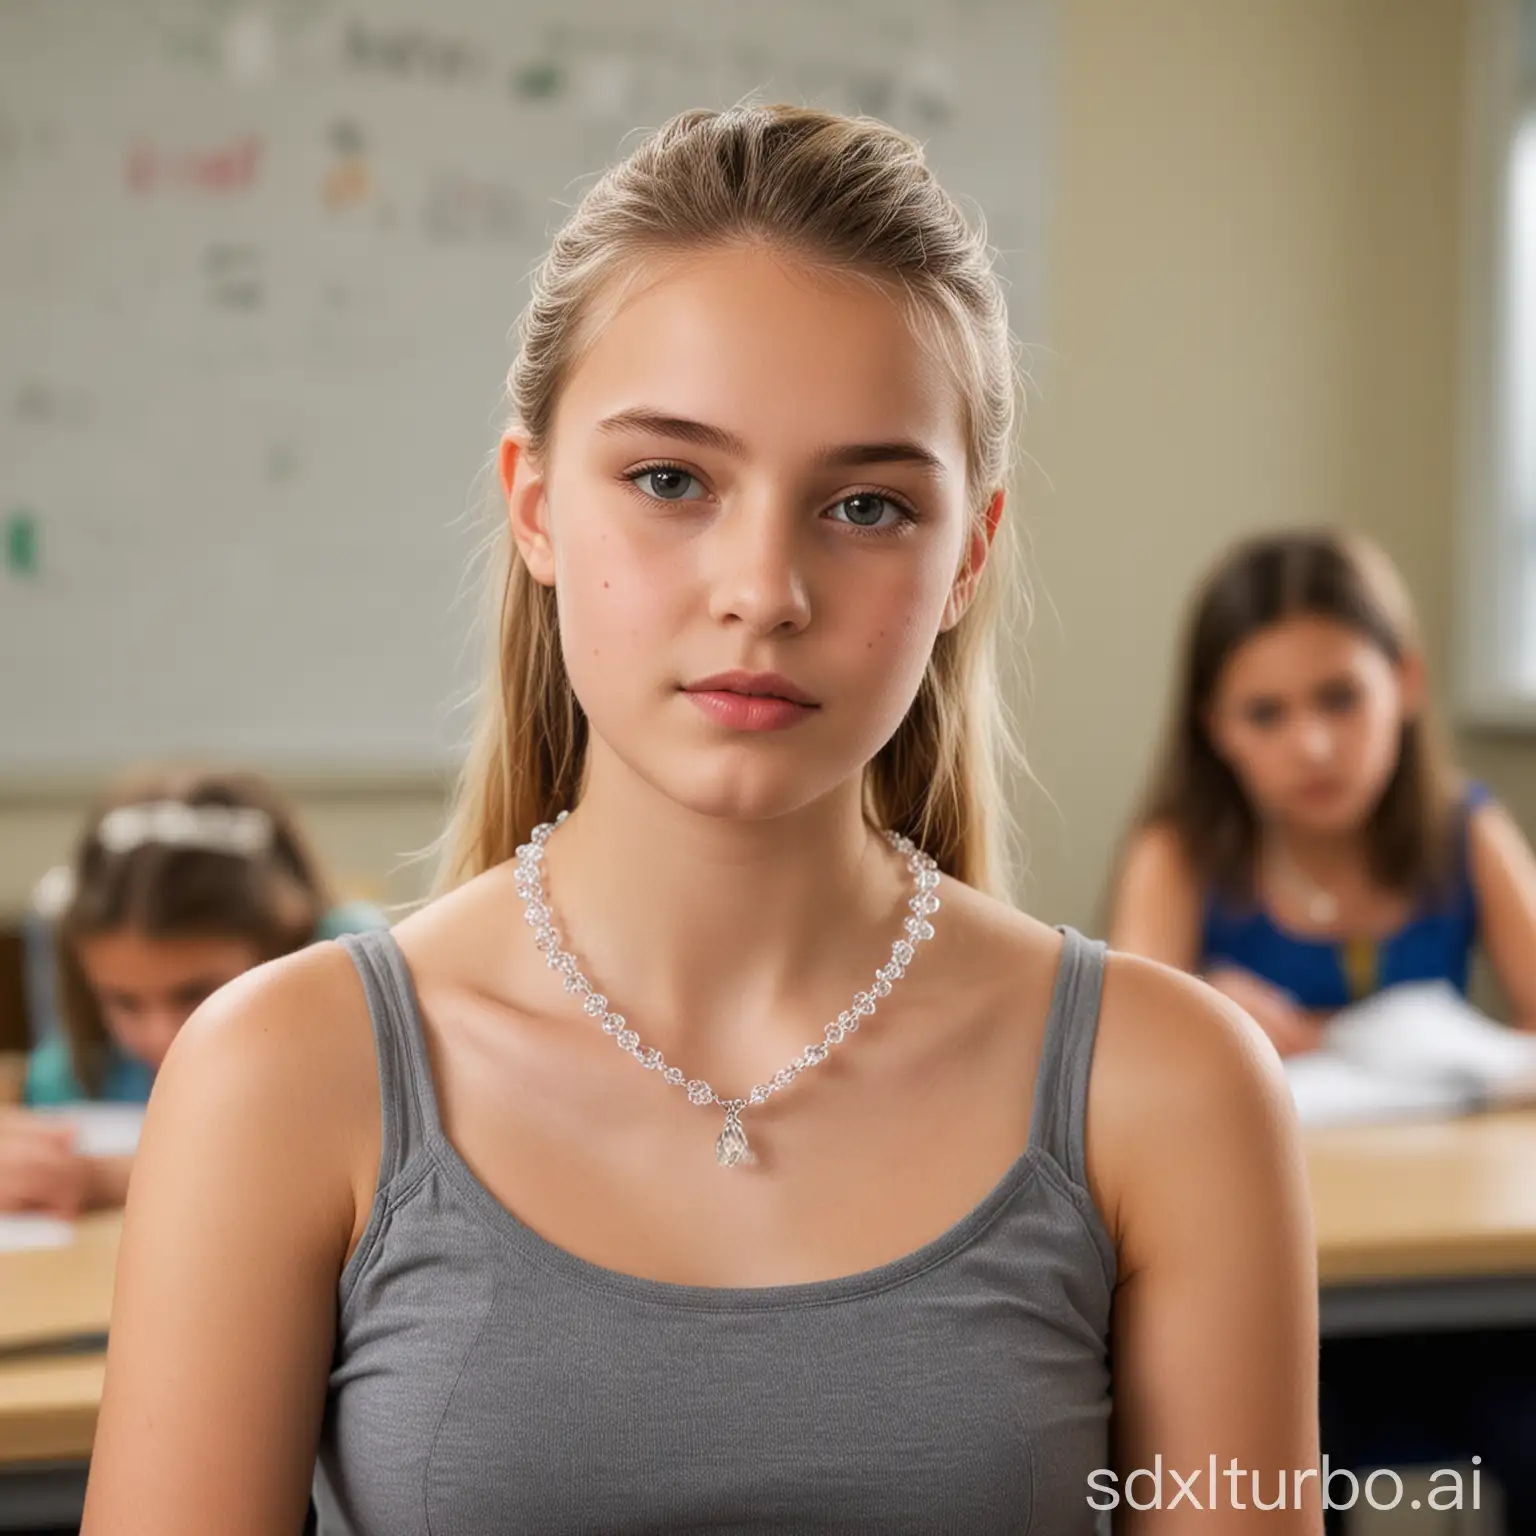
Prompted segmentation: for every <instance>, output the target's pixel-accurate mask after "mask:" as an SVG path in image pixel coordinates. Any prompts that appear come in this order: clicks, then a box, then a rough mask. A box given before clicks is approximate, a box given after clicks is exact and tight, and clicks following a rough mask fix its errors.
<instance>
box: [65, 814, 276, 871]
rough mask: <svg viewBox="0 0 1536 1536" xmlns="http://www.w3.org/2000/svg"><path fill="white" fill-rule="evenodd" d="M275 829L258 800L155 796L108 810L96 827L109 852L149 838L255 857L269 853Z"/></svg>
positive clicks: (139, 845) (140, 844)
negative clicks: (213, 801) (190, 800)
mask: <svg viewBox="0 0 1536 1536" xmlns="http://www.w3.org/2000/svg"><path fill="white" fill-rule="evenodd" d="M272 831H273V827H272V818H271V817H270V816H269V815H267V813H266V812H265V811H263V810H261V809H259V808H258V807H256V806H254V805H187V804H185V803H184V802H182V801H180V800H151V801H147V802H145V803H144V804H142V805H120V806H118V807H117V808H116V809H115V810H111V811H108V812H107V814H106V815H105V816H103V817H102V818H101V821H100V823H99V824H98V826H97V828H96V839H97V841H98V842H99V843H100V844H101V846H102V847H103V848H105V849H106V850H107V852H108V853H129V852H131V851H132V850H133V849H135V848H142V847H143V846H144V845H145V844H146V843H161V844H164V845H165V846H166V847H169V848H201V849H205V850H206V851H207V852H209V853H229V854H237V855H239V856H241V857H243V858H250V857H252V856H253V855H255V854H258V853H265V852H266V850H267V848H268V847H270V845H271V842H272Z"/></svg>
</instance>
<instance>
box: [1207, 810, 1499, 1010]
mask: <svg viewBox="0 0 1536 1536" xmlns="http://www.w3.org/2000/svg"><path fill="white" fill-rule="evenodd" d="M1487 799H1488V791H1487V789H1486V788H1485V787H1484V786H1483V785H1481V784H1471V785H1469V786H1468V788H1467V793H1466V798H1465V800H1464V802H1463V809H1462V820H1461V829H1460V833H1459V837H1460V848H1459V856H1458V859H1457V864H1456V868H1455V872H1454V874H1455V878H1454V879H1453V881H1452V882H1451V887H1450V890H1449V892H1448V894H1447V895H1446V896H1445V897H1444V898H1443V899H1441V900H1438V901H1435V902H1432V903H1431V902H1425V903H1421V905H1420V907H1419V909H1418V910H1417V911H1416V912H1415V913H1414V914H1413V915H1412V916H1411V917H1410V918H1409V919H1408V921H1407V922H1406V923H1404V924H1403V926H1402V927H1401V928H1399V929H1398V930H1397V932H1396V933H1393V934H1389V935H1388V936H1387V937H1386V938H1384V939H1372V938H1343V939H1325V938H1316V937H1313V936H1311V935H1307V934H1299V933H1293V932H1291V931H1290V930H1289V929H1286V928H1282V927H1281V926H1280V925H1279V924H1278V923H1277V922H1276V921H1275V920H1274V919H1273V918H1272V917H1271V916H1270V915H1269V913H1268V912H1266V911H1264V909H1263V908H1262V907H1256V906H1248V905H1236V904H1234V903H1232V902H1230V901H1227V900H1224V899H1223V898H1222V897H1220V896H1218V895H1215V894H1212V895H1208V896H1207V897H1206V902H1205V918H1204V923H1203V927H1202V932H1201V936H1200V969H1201V970H1202V971H1209V970H1211V969H1213V968H1214V967H1216V966H1220V965H1235V966H1239V967H1241V968H1242V969H1243V970H1245V971H1249V972H1251V973H1252V974H1253V975H1255V976H1258V977H1261V978H1262V979H1263V980H1264V981H1267V982H1269V983H1270V984H1271V985H1273V986H1276V987H1279V988H1280V989H1281V990H1282V991H1284V992H1287V993H1289V994H1290V995H1291V996H1292V997H1293V998H1294V999H1295V1000H1296V1001H1297V1002H1298V1003H1299V1004H1300V1005H1301V1006H1302V1007H1303V1008H1306V1009H1308V1010H1316V1011H1320V1012H1332V1011H1333V1010H1336V1009H1339V1008H1344V1007H1346V1006H1348V1004H1350V1003H1353V1002H1358V1001H1359V1000H1360V999H1361V998H1363V997H1369V996H1370V995H1371V994H1372V993H1373V992H1379V991H1381V990H1382V989H1383V988H1385V987H1395V986H1399V985H1401V984H1402V983H1403V982H1410V981H1448V982H1449V983H1450V984H1451V985H1452V986H1453V987H1455V988H1456V990H1457V991H1458V992H1461V993H1465V992H1466V990H1467V967H1468V962H1469V961H1470V959H1471V954H1472V946H1473V944H1475V943H1476V941H1477V928H1478V914H1477V892H1476V890H1475V889H1474V888H1473V885H1472V871H1471V860H1470V858H1469V855H1468V842H1467V836H1468V829H1469V827H1470V825H1471V819H1472V812H1473V811H1474V810H1475V809H1476V808H1477V807H1478V806H1479V805H1481V804H1483V803H1484V802H1485V801H1486V800H1487Z"/></svg>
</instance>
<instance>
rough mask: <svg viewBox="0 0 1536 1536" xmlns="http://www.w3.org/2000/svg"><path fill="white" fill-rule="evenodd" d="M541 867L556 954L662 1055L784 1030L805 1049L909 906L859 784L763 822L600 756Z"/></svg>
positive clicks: (900, 874) (897, 867) (877, 958)
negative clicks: (696, 1041)
mask: <svg viewBox="0 0 1536 1536" xmlns="http://www.w3.org/2000/svg"><path fill="white" fill-rule="evenodd" d="M545 868H546V878H545V889H546V891H547V892H548V895H549V899H550V903H551V905H552V907H553V909H554V913H555V920H556V925H557V927H558V928H559V929H560V931H561V934H562V937H563V939H564V941H565V943H566V946H567V947H568V948H570V949H572V950H573V951H575V952H576V953H577V954H578V956H579V957H580V958H581V960H582V963H583V969H584V970H585V972H586V974H587V975H588V976H589V977H590V978H591V980H592V983H593V985H594V986H596V987H598V988H600V989H601V990H602V991H604V993H605V994H607V995H608V996H609V998H610V1001H611V1003H612V1006H614V1007H615V1008H616V1009H619V1010H621V1011H624V1012H626V1013H627V1014H630V1015H631V1016H632V1018H633V1021H634V1022H635V1024H636V1027H637V1028H640V1029H641V1031H642V1034H645V1035H646V1037H647V1038H648V1039H649V1038H652V1037H654V1038H655V1043H656V1044H658V1045H660V1046H661V1047H662V1048H663V1049H664V1050H667V1049H668V1048H669V1044H670V1046H671V1048H672V1049H677V1048H682V1049H684V1050H686V1049H687V1047H688V1044H689V1041H690V1039H691V1037H693V1036H695V1035H698V1034H701V1033H702V1034H704V1035H709V1036H719V1035H720V1034H721V1033H722V1032H731V1033H734V1032H736V1031H740V1032H741V1033H742V1034H743V1035H744V1036H748V1037H750V1036H752V1035H755V1034H757V1033H758V1032H759V1031H760V1030H761V1029H762V1028H763V1027H764V1025H765V1024H766V1022H767V1021H769V1020H785V1019H786V1016H787V1018H788V1021H789V1022H792V1023H793V1025H794V1027H795V1028H797V1029H799V1030H800V1031H801V1032H804V1031H805V1030H807V1029H808V1030H809V1031H810V1033H809V1034H807V1036H806V1038H807V1039H810V1038H813V1037H814V1035H815V1033H816V1028H817V1027H818V1026H819V1024H820V1023H821V1022H823V1020H822V1019H821V1017H820V1014H821V1012H822V1011H824V1010H826V1009H827V1008H828V1007H830V1009H831V1012H830V1013H828V1015H827V1016H828V1017H831V1016H833V1015H834V1014H835V1013H836V1012H837V1011H838V1010H839V1009H841V1008H844V1007H846V1006H847V995H848V994H850V993H851V991H852V989H853V988H854V987H855V986H857V985H860V984H862V977H863V973H864V971H865V969H866V964H865V962H866V961H867V962H868V966H867V968H868V969H873V967H874V966H875V965H878V964H880V963H881V962H882V961H883V959H884V957H885V952H886V950H887V949H888V947H889V945H890V942H891V940H892V939H893V938H894V937H896V936H898V933H899V928H900V921H901V918H902V917H903V916H905V911H906V909H905V903H906V898H907V896H908V895H909V894H910V892H908V891H907V889H906V884H907V880H908V876H907V873H906V871H905V868H904V867H903V865H902V863H901V861H900V859H899V858H898V857H897V856H896V855H895V854H894V853H892V852H891V851H890V850H889V849H888V848H887V847H886V846H885V843H884V841H883V839H882V838H880V837H879V835H878V833H876V832H874V831H872V830H871V829H870V828H869V827H868V826H867V824H866V823H865V821H864V817H863V813H862V807H861V789H860V785H859V784H858V782H857V781H856V780H855V781H852V782H851V783H849V784H847V785H844V786H842V787H840V788H839V789H838V790H837V791H835V792H834V793H833V794H831V795H828V796H826V797H825V798H824V799H822V800H820V801H817V802H815V803H814V804H811V805H808V806H806V807H804V808H803V809H801V810H798V811H795V812H793V813H791V814H789V815H786V816H782V817H778V818H775V819H772V820H767V821H761V820H743V819H738V818H735V817H732V816H730V815H728V814H721V815H705V814H702V813H700V812H697V811H693V810H690V809H688V808H686V807H683V806H680V805H679V804H678V803H677V802H676V801H674V800H672V799H669V798H668V797H667V796H665V795H663V794H662V793H660V792H659V791H657V790H655V789H654V788H653V787H652V786H650V785H649V784H647V783H646V782H645V781H644V780H642V779H641V778H640V777H639V776H638V775H637V774H634V773H633V772H631V771H630V770H629V769H628V768H627V767H625V766H624V765H623V764H621V763H619V762H618V761H617V760H616V759H614V758H613V757H612V756H611V755H610V754H608V753H606V752H605V751H604V750H603V748H602V747H601V746H600V745H597V746H595V748H594V754H593V758H592V760H591V762H590V763H589V767H588V773H587V782H586V785H585V786H584V789H583V792H582V797H581V803H580V805H579V806H578V807H577V808H576V809H575V810H574V811H573V812H572V814H571V815H570V817H569V818H568V819H567V821H566V822H565V823H564V824H563V825H562V827H561V828H560V830H559V832H558V833H557V834H556V835H555V837H554V838H552V839H551V841H550V844H549V852H548V855H547V863H546V866H545ZM719 1043H723V1042H719V1041H718V1040H717V1044H719ZM669 1054H670V1050H669Z"/></svg>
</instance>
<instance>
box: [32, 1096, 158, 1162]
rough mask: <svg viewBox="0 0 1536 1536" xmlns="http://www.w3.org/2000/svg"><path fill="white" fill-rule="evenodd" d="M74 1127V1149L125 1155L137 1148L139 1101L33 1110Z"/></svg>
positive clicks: (89, 1153)
mask: <svg viewBox="0 0 1536 1536" xmlns="http://www.w3.org/2000/svg"><path fill="white" fill-rule="evenodd" d="M34 1113H35V1114H39V1115H47V1116H48V1117H49V1118H50V1119H53V1120H63V1121H65V1122H66V1123H67V1124H69V1125H72V1126H74V1127H75V1131H76V1139H75V1150H76V1151H77V1152H81V1153H83V1154H84V1155H85V1156H87V1157H125V1156H127V1155H128V1154H129V1153H131V1152H134V1151H136V1150H137V1149H138V1145H139V1132H140V1130H141V1129H142V1128H143V1125H144V1106H143V1105H142V1104H60V1105H49V1106H48V1107H46V1108H42V1109H38V1110H35V1111H34Z"/></svg>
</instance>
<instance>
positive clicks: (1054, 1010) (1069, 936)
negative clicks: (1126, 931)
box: [1029, 928, 1104, 1185]
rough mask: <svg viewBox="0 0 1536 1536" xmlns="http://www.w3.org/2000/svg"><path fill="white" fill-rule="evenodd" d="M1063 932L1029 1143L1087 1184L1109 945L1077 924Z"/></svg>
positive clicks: (1079, 1181)
mask: <svg viewBox="0 0 1536 1536" xmlns="http://www.w3.org/2000/svg"><path fill="white" fill-rule="evenodd" d="M1061 936H1062V946H1061V959H1060V961H1059V963H1058V965H1057V969H1056V987H1055V991H1054V993H1053V995H1052V997H1051V1011H1050V1013H1049V1014H1048V1015H1047V1018H1046V1023H1045V1038H1044V1040H1043V1041H1042V1042H1041V1047H1040V1065H1039V1067H1038V1069H1037V1070H1036V1073H1035V1102H1034V1112H1033V1114H1032V1115H1031V1117H1030V1128H1029V1144H1030V1146H1031V1147H1039V1148H1040V1149H1041V1150H1042V1151H1043V1152H1046V1153H1048V1154H1049V1155H1050V1156H1051V1157H1052V1158H1054V1159H1055V1161H1056V1162H1057V1163H1058V1164H1059V1165H1060V1166H1061V1168H1062V1169H1063V1171H1064V1172H1065V1173H1066V1174H1067V1176H1068V1177H1069V1178H1070V1179H1072V1180H1073V1182H1074V1183H1077V1184H1083V1185H1086V1183H1087V1181H1088V1156H1087V1142H1086V1139H1085V1126H1086V1123H1087V1111H1088V1071H1089V1067H1090V1066H1091V1065H1092V1062H1093V1042H1094V1037H1095V1035H1096V1033H1097V1031H1098V1024H1099V997H1100V994H1101V993H1102V991H1103V987H1104V945H1103V944H1102V943H1100V942H1099V941H1098V940H1095V939H1086V938H1084V937H1083V935H1082V934H1080V933H1079V932H1078V931H1077V930H1076V929H1075V928H1063V929H1062V930H1061Z"/></svg>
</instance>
